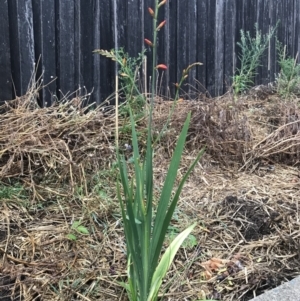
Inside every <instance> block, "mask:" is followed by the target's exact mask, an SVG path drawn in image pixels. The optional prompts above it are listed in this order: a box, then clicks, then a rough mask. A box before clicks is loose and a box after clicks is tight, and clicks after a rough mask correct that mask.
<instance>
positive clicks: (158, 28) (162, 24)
mask: <svg viewBox="0 0 300 301" xmlns="http://www.w3.org/2000/svg"><path fill="white" fill-rule="evenodd" d="M166 23H167V21H166V20H164V21H162V22H161V23H160V24H159V25H158V26H157V28H156V30H157V31H159V30H160V29H161V28H162V27H163V26H164V25H165V24H166Z"/></svg>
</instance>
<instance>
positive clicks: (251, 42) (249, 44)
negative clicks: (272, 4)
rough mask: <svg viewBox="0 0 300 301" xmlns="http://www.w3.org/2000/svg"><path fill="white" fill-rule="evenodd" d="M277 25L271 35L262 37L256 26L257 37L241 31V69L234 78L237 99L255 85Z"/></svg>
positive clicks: (239, 43) (234, 90) (239, 44)
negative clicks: (258, 68) (262, 58)
mask: <svg viewBox="0 0 300 301" xmlns="http://www.w3.org/2000/svg"><path fill="white" fill-rule="evenodd" d="M276 28H277V25H276V26H275V27H274V29H272V30H271V31H270V33H269V34H266V35H262V33H261V31H260V30H259V29H258V25H257V24H255V37H254V38H252V37H251V35H250V32H249V31H247V32H244V31H243V30H242V29H241V30H240V34H241V41H240V42H238V43H237V45H238V46H239V47H240V49H241V54H240V55H239V59H240V61H241V67H240V68H239V69H237V71H236V74H235V75H234V77H233V84H232V86H233V93H234V97H235V99H236V97H237V96H238V95H239V94H240V93H243V92H246V91H247V90H248V89H249V88H250V87H251V85H252V84H253V80H254V76H255V74H256V69H257V67H258V66H259V65H260V59H261V57H262V55H263V53H264V52H265V50H266V49H267V47H268V44H269V41H270V39H271V38H272V36H273V35H274V33H275V30H276Z"/></svg>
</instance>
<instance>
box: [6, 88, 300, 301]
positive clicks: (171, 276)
mask: <svg viewBox="0 0 300 301" xmlns="http://www.w3.org/2000/svg"><path fill="white" fill-rule="evenodd" d="M36 95H37V91H35V90H32V91H29V92H28V93H27V95H25V96H23V97H21V98H18V99H16V100H14V101H13V102H9V103H8V104H6V105H4V106H3V107H2V108H1V110H2V111H3V114H1V115H0V130H1V131H0V133H1V134H0V145H1V147H0V154H1V156H0V176H1V182H2V183H0V198H1V203H0V207H1V214H0V297H1V298H2V300H10V299H5V296H10V297H11V298H12V299H13V300H17V299H18V300H20V296H22V298H23V299H24V300H91V301H92V300H126V296H125V292H124V290H123V288H122V287H121V286H120V285H119V284H118V281H122V280H125V279H126V245H125V241H124V236H123V230H122V227H121V216H120V213H119V210H118V203H117V200H116V197H115V193H116V192H115V186H116V181H117V172H118V171H117V169H116V168H115V166H114V162H115V142H114V140H115V115H114V111H112V112H111V113H110V114H104V112H103V110H102V108H101V107H98V108H95V109H91V108H83V106H82V101H83V100H82V98H80V97H75V98H74V99H73V100H71V101H69V102H63V103H60V104H56V105H54V106H52V107H49V108H43V109H41V108H38V107H37V106H36V105H35V103H36ZM171 106H172V103H170V102H162V103H156V105H155V108H154V116H153V122H154V125H153V135H154V136H155V135H157V131H160V130H161V129H162V127H163V125H164V123H165V122H166V120H167V118H168V114H169V112H170V110H171ZM189 111H191V112H192V121H191V126H190V129H189V138H188V141H187V147H186V151H185V156H184V157H183V158H182V164H181V167H180V169H179V171H178V179H180V178H181V177H182V176H183V174H184V172H185V170H186V169H187V168H188V166H189V165H190V164H191V162H192V161H193V159H194V158H195V157H196V155H197V153H198V152H199V150H200V149H201V148H202V147H203V146H206V154H205V155H204V157H203V158H202V159H201V160H200V162H198V165H197V166H196V169H195V170H194V172H193V174H192V176H191V177H190V178H189V180H188V182H187V183H186V185H185V187H184V190H183V193H182V195H181V198H180V201H179V205H178V208H177V210H176V212H175V214H174V218H173V221H172V229H170V233H169V237H168V239H171V237H172V235H174V233H175V234H176V233H177V232H179V231H180V230H182V229H184V228H185V227H186V226H187V225H189V224H190V223H191V222H193V221H197V223H198V226H197V228H196V229H195V231H194V233H193V235H194V238H195V239H193V238H192V237H191V238H190V240H188V241H187V243H186V244H185V245H184V248H182V249H181V251H180V252H179V254H178V255H177V257H176V260H175V262H174V264H173V265H172V269H171V271H170V272H169V273H168V279H166V280H167V281H166V283H165V284H164V290H165V291H164V292H165V293H164V299H165V300H184V299H186V300H195V299H201V298H202V299H204V298H214V299H217V300H225V301H229V300H242V301H246V300H250V299H251V298H252V297H253V296H254V295H256V294H259V293H261V292H262V291H263V290H264V289H269V288H272V287H274V286H276V285H278V284H280V283H281V282H283V281H286V280H289V279H291V278H293V277H295V276H296V275H299V274H300V268H299V264H298V262H299V258H300V254H299V245H300V238H299V230H300V229H299V216H300V215H299V206H298V199H299V183H300V182H299V177H298V175H299V174H298V170H297V168H296V167H295V166H297V164H298V158H299V157H298V156H299V144H298V140H299V137H298V135H299V134H298V132H299V130H298V127H299V123H298V116H299V112H298V108H297V105H296V104H294V103H288V102H283V101H282V100H281V99H280V98H278V97H277V96H275V95H273V96H270V97H265V98H264V100H261V99H258V98H256V97H249V96H244V97H242V98H240V99H239V100H238V102H237V103H234V102H232V98H231V97H230V96H224V97H223V98H219V99H212V100H210V99H209V100H207V101H204V102H197V101H180V102H178V104H177V106H176V108H175V110H174V115H173V116H172V118H171V123H170V126H169V128H168V130H167V131H166V133H165V135H164V136H163V138H162V139H161V141H160V143H159V144H158V145H156V147H155V152H156V153H155V154H156V156H155V160H154V174H155V175H154V178H155V183H154V184H155V187H156V189H157V193H159V189H160V187H161V185H162V183H163V181H164V176H165V174H166V170H167V167H168V164H169V160H170V156H171V155H172V152H173V149H174V146H175V144H176V140H177V137H178V135H179V132H180V130H181V127H182V124H183V122H184V120H185V118H186V115H187V113H188V112H189ZM119 119H120V126H119V131H120V147H121V148H122V147H123V144H124V143H128V144H130V136H129V135H130V131H129V132H128V129H129V130H130V126H129V124H128V118H126V116H125V117H124V116H121V115H120V116H119ZM146 125H147V116H144V118H141V119H140V120H139V121H138V130H139V140H140V144H141V146H143V145H144V140H145V136H144V135H143V133H144V132H145V128H146ZM125 155H126V156H128V157H130V152H129V153H126V151H125ZM286 164H289V166H287V165H286ZM18 185H21V188H22V189H23V190H17V191H20V192H17V193H14V191H15V190H14V189H16V187H17V188H18V189H19V188H20V187H19V186H18ZM6 189H8V190H9V189H11V191H10V192H7V191H6ZM155 197H156V196H155ZM154 201H155V200H154ZM74 221H80V223H81V225H82V226H83V227H85V228H86V229H87V230H88V232H89V234H88V235H85V234H82V233H78V231H76V229H74V228H72V225H73V224H74ZM70 233H71V234H74V235H76V236H77V239H76V240H75V241H72V240H70V239H69V238H68V234H70Z"/></svg>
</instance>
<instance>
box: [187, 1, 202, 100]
mask: <svg viewBox="0 0 300 301" xmlns="http://www.w3.org/2000/svg"><path fill="white" fill-rule="evenodd" d="M197 2H198V1H197V0H189V1H188V2H187V6H188V16H189V19H188V22H187V26H188V27H187V39H186V49H187V61H186V63H185V64H186V67H187V66H188V65H191V64H193V63H195V62H196V61H197V48H196V47H195V46H194V47H193V45H197V44H196V43H197ZM198 68H199V67H198V66H196V67H193V68H192V69H191V70H190V71H189V77H188V78H187V83H188V84H189V86H188V89H187V92H188V94H189V97H191V98H192V99H194V98H196V97H197V94H196V93H195V92H196V90H195V78H196V74H197V69H198Z"/></svg>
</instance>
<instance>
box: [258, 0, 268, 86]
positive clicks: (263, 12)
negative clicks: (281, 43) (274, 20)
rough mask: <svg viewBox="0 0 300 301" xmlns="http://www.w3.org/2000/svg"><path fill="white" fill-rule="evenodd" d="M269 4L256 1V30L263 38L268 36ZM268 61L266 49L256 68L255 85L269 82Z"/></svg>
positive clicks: (266, 0) (263, 1)
mask: <svg viewBox="0 0 300 301" xmlns="http://www.w3.org/2000/svg"><path fill="white" fill-rule="evenodd" d="M269 4H270V1H269V0H258V7H257V11H258V12H259V14H258V19H257V23H258V29H259V31H260V32H261V34H262V36H263V37H266V36H267V35H268V34H269V24H270V22H269V9H270V7H269ZM267 47H268V46H267ZM268 61H269V60H268V49H266V50H265V51H264V53H263V55H262V57H261V59H260V61H259V63H260V66H259V67H258V74H257V77H256V84H259V83H261V84H266V83H268V82H269V71H268V69H269V68H268Z"/></svg>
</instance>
